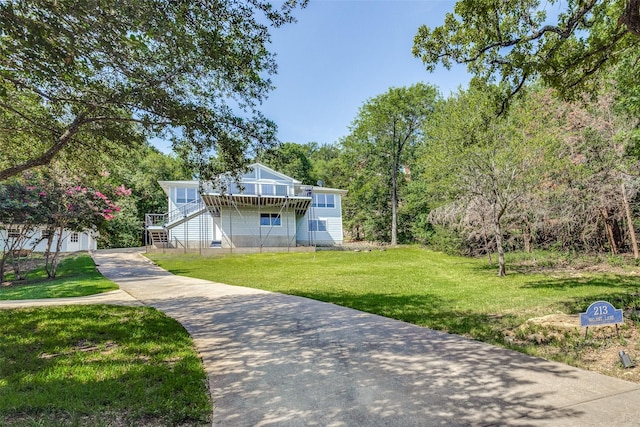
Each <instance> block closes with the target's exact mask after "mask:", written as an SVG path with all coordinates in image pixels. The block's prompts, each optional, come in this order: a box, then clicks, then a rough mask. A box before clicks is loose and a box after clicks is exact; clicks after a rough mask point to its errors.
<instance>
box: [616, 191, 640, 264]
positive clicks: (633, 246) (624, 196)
mask: <svg viewBox="0 0 640 427" xmlns="http://www.w3.org/2000/svg"><path fill="white" fill-rule="evenodd" d="M620 189H621V190H622V202H623V204H624V211H625V214H626V216H627V228H628V229H629V237H630V238H631V249H632V250H633V258H634V259H638V241H637V240H636V230H635V227H634V226H633V219H632V218H631V208H630V207H629V201H628V200H627V189H626V188H625V186H624V183H621V184H620Z"/></svg>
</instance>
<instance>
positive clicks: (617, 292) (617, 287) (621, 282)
mask: <svg viewBox="0 0 640 427" xmlns="http://www.w3.org/2000/svg"><path fill="white" fill-rule="evenodd" d="M523 288H531V289H551V290H558V291H565V290H567V289H579V288H594V289H597V288H603V289H607V290H610V291H611V292H601V293H599V292H594V293H592V294H591V295H588V296H580V297H575V298H571V299H569V300H568V301H566V302H563V303H560V305H561V306H562V307H564V309H565V310H566V311H567V312H568V313H580V312H584V311H585V310H586V309H587V308H588V307H589V305H591V304H592V303H593V302H596V301H608V302H610V303H611V304H613V305H614V306H615V307H618V308H623V309H640V281H638V278H637V277H635V276H626V275H619V274H616V275H606V276H598V277H565V278H549V279H548V280H544V281H540V282H534V283H529V284H527V285H524V286H523Z"/></svg>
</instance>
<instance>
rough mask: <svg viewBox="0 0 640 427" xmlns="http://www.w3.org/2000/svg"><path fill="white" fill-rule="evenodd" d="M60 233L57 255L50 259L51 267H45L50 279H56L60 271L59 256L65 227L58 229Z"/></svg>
mask: <svg viewBox="0 0 640 427" xmlns="http://www.w3.org/2000/svg"><path fill="white" fill-rule="evenodd" d="M58 231H59V232H60V236H59V237H58V241H57V243H56V251H55V253H54V254H53V255H52V256H50V257H49V265H47V266H45V270H46V271H47V277H48V278H50V279H55V277H56V273H57V269H58V256H59V255H60V250H61V249H62V233H63V232H64V227H63V226H60V227H59V228H58Z"/></svg>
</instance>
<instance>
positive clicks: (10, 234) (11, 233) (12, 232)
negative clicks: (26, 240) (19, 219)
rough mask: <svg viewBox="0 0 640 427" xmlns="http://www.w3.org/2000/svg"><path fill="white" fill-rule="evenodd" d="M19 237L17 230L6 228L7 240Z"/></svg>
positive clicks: (18, 230)
mask: <svg viewBox="0 0 640 427" xmlns="http://www.w3.org/2000/svg"><path fill="white" fill-rule="evenodd" d="M20 236H21V233H20V229H19V228H8V229H7V238H9V239H19V238H20Z"/></svg>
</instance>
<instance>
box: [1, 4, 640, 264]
mask: <svg viewBox="0 0 640 427" xmlns="http://www.w3.org/2000/svg"><path fill="white" fill-rule="evenodd" d="M305 3H306V2H305V1H289V2H285V3H284V4H283V6H282V8H280V9H274V8H273V7H272V6H271V5H270V3H269V2H265V1H262V0H255V1H251V2H249V3H247V4H246V5H245V4H243V2H239V1H235V0H225V1H221V2H213V3H211V2H194V1H183V2H173V3H171V2H170V3H166V2H158V1H156V0H145V1H139V0H127V1H126V2H124V3H122V4H120V5H119V8H118V11H117V13H116V12H115V10H114V9H113V8H112V6H110V5H109V4H107V3H103V2H99V1H93V0H82V1H76V2H69V1H63V0H61V1H57V2H47V1H33V2H18V1H6V2H2V3H0V26H1V27H2V28H3V33H2V35H1V36H0V128H1V129H2V132H0V180H5V181H4V182H3V185H4V186H5V187H6V188H5V190H6V189H7V188H9V187H8V186H9V185H10V183H11V185H14V184H15V185H17V186H18V187H20V183H18V184H16V182H14V181H10V180H7V178H11V179H18V178H16V177H18V176H19V175H20V174H21V173H22V172H24V171H28V170H35V171H37V173H40V174H47V173H51V171H52V170H64V171H74V174H72V176H71V177H70V179H74V180H80V181H81V182H82V183H83V184H82V185H85V186H86V187H87V188H102V187H105V188H123V189H127V190H128V189H130V190H131V197H128V198H126V199H123V200H122V201H121V203H122V207H121V209H120V211H119V212H118V213H117V215H114V217H113V218H110V220H109V221H98V223H99V224H98V225H97V226H98V227H99V229H100V231H101V236H102V237H101V243H100V244H101V246H103V247H112V246H133V245H138V244H140V243H141V236H142V218H143V215H144V214H145V213H147V212H163V211H164V210H166V196H165V195H164V194H163V193H162V190H161V189H160V188H159V186H158V185H157V183H156V182H157V180H161V179H165V180H169V179H187V178H191V177H197V178H199V179H208V178H211V176H213V175H214V174H215V173H217V172H222V171H226V170H228V169H234V170H239V169H240V168H241V167H242V166H244V165H246V164H247V162H250V161H256V160H257V161H261V162H263V163H265V164H267V165H269V166H271V167H273V168H274V169H276V170H279V171H281V172H283V173H285V174H288V175H290V176H293V177H295V178H297V179H299V180H300V181H302V182H303V183H305V184H318V183H321V184H322V185H325V186H329V187H336V188H344V189H347V190H349V193H348V195H347V197H346V198H345V200H344V203H343V210H344V225H345V232H346V235H347V237H348V238H349V239H353V240H370V241H380V242H388V243H391V244H396V243H411V242H417V243H423V244H430V245H432V246H434V247H436V248H439V249H443V250H448V251H456V252H460V253H466V254H488V255H489V256H491V255H492V254H493V253H496V254H497V256H498V261H499V262H498V265H499V274H501V275H502V274H505V271H506V270H505V265H504V253H505V251H509V250H525V251H531V250H533V249H536V248H543V249H558V250H571V251H596V252H607V253H612V254H618V253H630V254H633V255H634V256H635V257H636V258H637V257H638V244H637V239H636V229H637V225H638V224H637V223H638V218H640V207H639V205H638V201H639V199H640V192H639V191H638V189H639V188H640V181H639V179H638V178H639V175H640V171H639V167H638V166H639V156H640V132H639V131H638V129H639V124H638V121H639V120H638V119H639V118H640V84H638V82H640V58H639V57H638V49H637V48H638V44H639V43H640V2H639V1H638V0H615V1H601V0H587V1H579V2H568V3H566V4H564V3H561V2H558V1H556V0H553V1H550V2H547V3H546V5H542V4H541V2H539V1H538V0H518V1H515V2H504V1H499V0H460V1H458V2H457V3H456V6H455V9H454V13H451V14H448V15H447V17H446V19H445V22H444V23H443V25H441V26H439V27H436V28H433V29H430V28H427V27H422V28H420V29H419V30H418V33H417V35H416V37H415V40H414V49H413V54H414V55H415V56H416V57H418V58H420V59H421V60H422V61H423V62H424V64H425V67H426V68H427V70H433V69H435V67H437V66H438V65H444V66H445V67H449V66H451V65H452V64H453V63H460V64H466V65H467V66H468V68H469V70H470V71H471V72H472V73H473V74H474V79H473V80H472V82H471V83H470V85H469V87H467V88H461V89H460V90H459V91H458V92H456V93H453V94H451V95H449V96H448V97H443V96H442V94H440V93H438V90H437V88H435V87H433V86H431V85H429V84H426V83H416V84H415V85H412V86H409V87H401V88H390V89H389V90H388V91H387V92H385V93H383V94H379V95H375V96H373V97H372V98H371V99H369V100H366V101H365V102H364V103H363V105H362V107H361V109H360V111H359V112H358V114H357V116H356V117H354V119H353V122H352V126H351V128H350V130H349V133H348V134H347V135H345V136H344V137H343V138H342V139H341V140H340V141H338V142H337V143H335V144H331V145H320V144H318V143H314V142H309V143H305V144H298V143H296V142H301V141H296V142H286V143H284V144H276V143H275V141H276V132H275V130H276V128H275V124H274V123H272V122H270V121H269V120H268V119H266V118H265V117H263V116H262V115H261V114H260V112H259V111H258V109H257V105H259V103H260V101H261V100H263V99H264V97H265V96H266V94H267V92H268V90H269V89H270V88H271V84H270V81H269V80H268V77H267V76H268V75H269V74H270V73H273V72H274V71H275V65H276V64H275V61H274V57H273V55H272V54H270V53H269V52H268V51H267V50H266V45H267V44H268V42H269V31H268V30H269V26H279V25H282V24H284V23H287V22H292V21H293V16H292V11H293V10H294V9H295V7H297V6H298V5H300V4H301V5H303V6H304V4H305ZM549 5H551V6H554V7H548V6H549ZM427 78H428V76H425V80H426V79H427ZM157 136H161V137H165V138H169V139H171V140H172V141H173V147H174V150H175V152H176V153H177V157H172V156H167V155H164V154H161V153H159V152H158V151H156V150H154V149H152V148H150V147H149V145H148V142H146V141H148V140H149V138H151V137H157ZM47 168H48V169H47ZM23 179H26V178H23ZM18 181H19V179H18ZM120 186H123V187H120ZM18 187H16V188H14V190H15V191H18ZM26 187H29V188H31V187H33V185H26V184H25V183H24V182H23V183H22V187H21V188H26ZM63 187H64V186H63ZM61 188H62V187H61ZM82 188H84V187H82ZM14 190H11V191H14ZM7 191H8V190H7ZM7 209H8V208H7ZM25 209H26V208H25ZM2 213H3V214H5V216H6V215H8V212H2ZM9 219H10V218H7V219H6V220H7V221H8V220H9Z"/></svg>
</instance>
